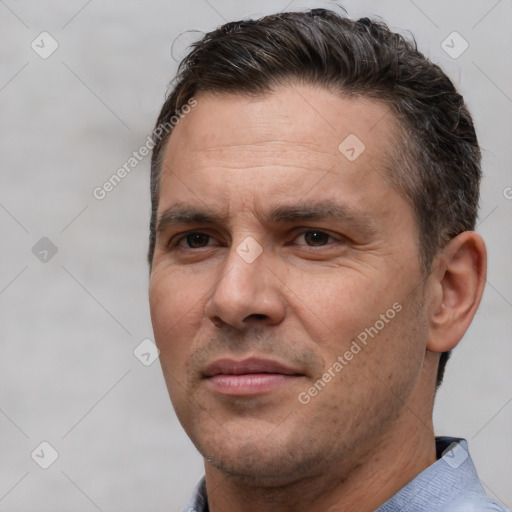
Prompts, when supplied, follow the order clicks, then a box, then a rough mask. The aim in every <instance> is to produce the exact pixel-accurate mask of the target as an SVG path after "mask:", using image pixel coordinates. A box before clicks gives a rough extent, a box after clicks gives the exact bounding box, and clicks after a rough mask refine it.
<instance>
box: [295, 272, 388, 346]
mask: <svg viewBox="0 0 512 512" xmlns="http://www.w3.org/2000/svg"><path fill="white" fill-rule="evenodd" d="M288 277H289V279H288V282H287V283H286V284H287V287H288V289H289V290H290V291H291V293H290V294H289V296H288V300H289V302H290V304H291V309H292V310H294V311H295V313H296V314H297V315H299V316H300V323H301V324H302V325H303V326H304V327H306V329H307V330H308V332H309V334H310V337H311V338H312V340H313V341H315V342H318V343H319V344H321V342H322V340H331V342H333V343H334V346H333V349H337V350H341V349H342V348H343V346H344V345H345V344H346V343H347V342H348V343H350V341H351V340H352V338H353V337H355V336H357V334H359V332H360V331H361V330H363V329H364V328H365V327H367V326H369V325H373V323H374V322H375V321H376V320H378V318H379V315H380V314H381V313H384V312H385V311H386V310H387V309H388V308H389V307H391V305H392V304H393V301H392V300H391V298H392V296H393V292H391V293H389V286H387V283H380V282H379V279H378V276H374V275H371V274H369V273H367V274H363V273H362V272H360V271H356V270H354V269H350V268H343V267H340V268H334V269H329V271H328V272H323V273H315V274H311V273H305V272H304V271H303V270H301V269H300V270H299V269H297V271H296V272H292V273H290V274H289V275H288ZM388 294H389V296H388Z"/></svg>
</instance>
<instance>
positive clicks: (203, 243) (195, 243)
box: [174, 233, 212, 249]
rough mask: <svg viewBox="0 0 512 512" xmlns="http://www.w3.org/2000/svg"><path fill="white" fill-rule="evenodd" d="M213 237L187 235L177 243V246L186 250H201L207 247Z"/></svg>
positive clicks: (197, 234) (200, 234)
mask: <svg viewBox="0 0 512 512" xmlns="http://www.w3.org/2000/svg"><path fill="white" fill-rule="evenodd" d="M211 238H212V237H211V236H210V235H207V234H205V233H187V234H186V235H185V236H182V237H181V238H180V239H179V240H178V241H177V242H176V244H174V245H176V246H178V247H183V248H186V249H201V248H202V247H207V246H208V245H209V242H210V240H211Z"/></svg>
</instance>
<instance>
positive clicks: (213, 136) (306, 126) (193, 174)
mask: <svg viewBox="0 0 512 512" xmlns="http://www.w3.org/2000/svg"><path fill="white" fill-rule="evenodd" d="M195 99H196V101H197V106H196V107H194V108H193V109H192V110H191V112H189V113H188V114H186V116H185V117H184V118H183V119H182V120H180V122H179V123H178V125H177V126H176V127H175V128H174V131H173V132H172V135H171V137H170V138H169V141H168V143H167V146H166V148H165V152H164V158H163V166H162V177H161V197H160V205H159V209H160V210H161V209H162V208H164V207H166V206H168V204H169V203H172V202H173V201H177V200H178V198H180V200H182V199H183V197H186V198H188V199H189V200H192V201H196V202H205V201H206V202H208V200H209V199H212V200H215V198H216V199H217V200H218V201H219V202H222V201H226V202H228V200H229V197H228V196H229V195H230V194H231V195H233V194H234V193H236V194H238V195H243V194H245V193H247V194H251V195H252V196H253V197H257V198H258V201H259V202H263V201H265V199H271V198H272V199H274V200H278V201H286V200H288V199H291V197H292V196H297V197H303V196H304V195H305V194H308V195H311V194H313V195H314V194H315V193H316V194H317V195H318V194H322V193H326V192H329V191H330V192H332V190H333V187H335V188H336V189H339V190H340V191H341V190H342V189H343V191H344V192H343V193H344V195H345V196H346V197H349V196H352V197H354V198H356V196H360V197H361V193H362V192H367V193H370V194H371V193H374V195H375V194H376V195H379V194H380V193H381V192H382V191H383V190H384V191H385V192H386V193H388V192H389V190H387V189H389V184H388V181H387V180H386V173H387V172H388V169H387V168H388V167H389V159H388V157H387V155H388V153H389V149H390V146H391V145H392V143H393V142H392V140H393V134H394V133H395V123H394V117H393V115H392V114H391V112H390V111H389V110H388V108H387V107H386V106H385V105H384V104H381V103H379V102H377V101H373V100H369V99H364V98H361V97H350V98H349V97H344V96H340V95H335V94H333V93H331V92H329V91H328V90H326V89H324V88H319V87H313V86H305V85H300V86H299V85H294V86H283V87H281V88H279V89H277V90H276V91H274V92H273V93H269V94H267V95H264V96H257V97H249V96H247V95H235V94H228V93H223V94H212V93H202V94H199V95H198V96H196V98H195ZM270 194H271V195H272V197H270V196H269V195H270Z"/></svg>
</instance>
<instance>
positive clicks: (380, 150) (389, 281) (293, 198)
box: [149, 86, 428, 485]
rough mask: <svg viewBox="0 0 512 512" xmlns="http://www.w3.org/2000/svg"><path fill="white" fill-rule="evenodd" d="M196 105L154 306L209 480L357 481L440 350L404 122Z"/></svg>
mask: <svg viewBox="0 0 512 512" xmlns="http://www.w3.org/2000/svg"><path fill="white" fill-rule="evenodd" d="M196 99H197V102H198V104H197V106H196V107H195V108H194V109H193V110H192V112H191V113H189V114H187V116H186V117H185V118H184V119H183V120H181V121H180V123H179V124H178V125H177V127H176V128H175V129H174V132H173V133H172V136H171V137H170V139H169V143H168V145H167V147H166V151H165V156H164V164H163V170H162V179H161V192H160V204H159V208H158V217H159V220H160V222H159V231H158V234H157V242H156V249H155V255H154V260H153V267H152V272H151V280H150V292H149V294H150V306H151V315H152V321H153V326H154V332H155V338H156V342H157V344H158V347H159V349H160V351H161V355H160V360H161V364H162V367H163V371H164V376H165V379H166V383H167V387H168V390H169V394H170V397H171V400H172V403H173V405H174V408H175V410H176V413H177V415H178V418H179V420H180V422H181V424H182V425H183V427H184V429H185V430H186V432H187V434H188V435H189V436H190V438H191V439H192V441H193V442H194V444H195V445H196V447H197V448H198V449H199V451H200V452H201V453H202V455H203V456H204V457H205V458H206V459H207V467H208V465H210V464H211V465H212V467H216V468H221V469H222V470H224V471H226V472H228V473H229V474H232V475H237V476H239V477H242V478H243V477H248V478H250V479H251V481H252V482H261V483H267V484H275V485H281V484H284V483H287V482H290V481H292V480H293V479H298V478H301V477H306V476H311V475H312V474H318V472H321V471H327V470H329V467H331V466H333V465H334V464H336V465H337V467H338V468H340V467H345V468H346V471H347V472H348V471H350V468H352V467H353V466H354V465H355V464H356V463H357V461H360V460H361V459H362V458H363V457H364V456H365V454H366V453H367V452H369V451H371V450H372V449H373V448H374V447H375V446H376V445H377V444H378V443H381V442H385V441H386V436H387V435H388V433H389V432H391V431H392V430H393V425H395V424H396V423H397V422H399V421H400V420H401V418H402V417H403V415H404V414H406V409H410V405H411V400H412V398H411V397H412V396H413V394H414V393H415V391H414V389H415V385H416V384H417V383H418V380H419V377H420V374H421V369H422V362H423V358H424V355H425V346H426V343H427V337H428V327H426V326H427V322H426V320H425V318H426V315H425V312H424V309H425V308H424V307H423V293H424V289H423V284H422V275H421V268H420V263H419V254H418V234H417V227H416V223H415V219H414V215H413V211H412V209H411V208H410V206H409V205H408V204H407V202H406V201H405V200H404V199H403V198H402V197H401V196H400V195H399V194H398V193H397V192H396V191H395V190H394V189H393V188H392V187H391V186H390V185H389V184H388V182H387V181H386V179H385V175H386V172H387V170H386V169H385V165H384V162H385V161H387V160H386V156H385V155H386V152H387V150H388V149H389V147H388V146H389V145H390V144H391V134H392V133H393V130H394V128H393V125H392V116H391V114H390V113H389V111H388V110H387V109H386V108H385V107H384V106H382V105H380V104H378V103H376V102H372V101H370V100H363V99H354V98H352V99H347V98H340V97H338V96H335V95H333V94H331V93H330V92H328V91H326V90H323V89H319V88H313V87H307V86H300V87H299V86H295V87H293V88H291V87H283V88H281V89H279V90H278V91H277V92H275V93H274V94H272V95H268V96H266V97H258V98H249V97H245V96H236V95H229V94H225V95H210V94H203V95H199V96H198V97H196ZM351 134H352V135H351ZM354 135H355V136H356V137H357V138H358V139H359V140H358V139H356V138H354ZM348 136H350V137H349V138H348V139H347V137H348ZM361 143H363V144H364V146H365V147H363V146H362V144H361ZM340 144H341V146H340ZM336 363H337V364H336ZM405 404H409V405H408V406H406V405H405Z"/></svg>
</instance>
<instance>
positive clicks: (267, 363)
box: [204, 358, 302, 377]
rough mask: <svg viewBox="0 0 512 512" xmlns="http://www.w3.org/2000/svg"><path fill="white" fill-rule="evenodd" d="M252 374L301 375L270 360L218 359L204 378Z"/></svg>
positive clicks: (207, 369) (208, 368)
mask: <svg viewBox="0 0 512 512" xmlns="http://www.w3.org/2000/svg"><path fill="white" fill-rule="evenodd" d="M254 373H274V374H281V375H302V374H301V373H300V372H298V371H296V370H294V369H292V368H288V367H287V366H285V365H283V364H281V363H278V362H277V361H272V360H270V359H255V358H251V359H245V360H243V361H234V360H232V359H219V360H218V361H215V362H213V363H212V364H210V365H208V366H207V367H206V370H205V372H204V375H205V377H214V376H215V375H244V374H254Z"/></svg>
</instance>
